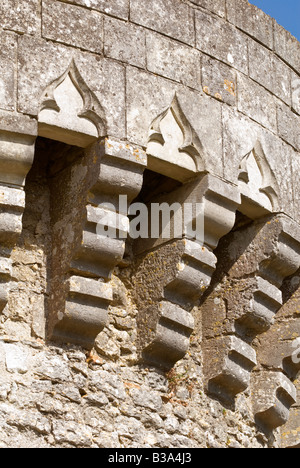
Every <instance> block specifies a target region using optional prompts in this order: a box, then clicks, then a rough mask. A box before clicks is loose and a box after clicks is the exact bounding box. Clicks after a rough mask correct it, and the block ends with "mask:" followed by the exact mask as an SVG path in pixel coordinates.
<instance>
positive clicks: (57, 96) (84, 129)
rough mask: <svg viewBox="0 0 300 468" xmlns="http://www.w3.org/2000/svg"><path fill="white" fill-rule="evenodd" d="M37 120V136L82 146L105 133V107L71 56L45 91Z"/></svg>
mask: <svg viewBox="0 0 300 468" xmlns="http://www.w3.org/2000/svg"><path fill="white" fill-rule="evenodd" d="M38 123H39V135H40V136H43V137H46V138H50V139H53V140H57V141H62V142H63V143H67V144H70V145H73V146H79V147H83V148H85V147H87V146H89V145H90V144H91V143H93V142H94V141H95V140H97V139H98V138H99V137H103V136H105V134H106V132H105V127H106V125H105V117H104V111H103V109H102V107H101V105H100V103H99V101H98V99H97V97H96V96H95V94H94V93H93V92H92V91H91V90H90V89H89V88H88V86H87V84H86V83H85V82H84V80H83V78H82V76H81V74H80V72H79V71H78V68H77V66H76V63H75V61H74V59H72V61H71V64H70V66H69V67H68V69H67V70H66V72H65V73H64V74H63V75H61V76H60V77H59V78H57V79H56V80H55V81H53V82H52V83H51V84H50V85H49V86H47V88H46V90H45V91H44V94H43V96H42V103H41V109H40V113H39V115H38Z"/></svg>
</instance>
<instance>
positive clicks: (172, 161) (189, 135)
mask: <svg viewBox="0 0 300 468" xmlns="http://www.w3.org/2000/svg"><path fill="white" fill-rule="evenodd" d="M146 152H147V154H148V169H151V170H153V171H155V172H158V173H160V174H163V175H166V176H168V177H171V178H172V179H176V180H179V181H181V182H186V181H187V180H189V179H191V178H193V177H195V176H197V174H198V173H200V172H205V160H206V156H205V151H204V148H203V146H202V143H201V142H200V139H199V137H198V135H197V133H196V132H195V130H194V129H193V127H192V126H191V124H190V123H189V121H188V119H187V117H186V116H185V114H184V112H183V110H182V108H181V106H180V103H179V100H178V97H177V95H176V94H175V96H174V98H173V101H172V103H171V105H170V107H168V108H167V109H166V110H165V111H164V112H162V114H160V115H159V116H158V117H156V118H155V119H154V121H153V122H152V124H151V127H150V137H149V141H148V146H147V149H146Z"/></svg>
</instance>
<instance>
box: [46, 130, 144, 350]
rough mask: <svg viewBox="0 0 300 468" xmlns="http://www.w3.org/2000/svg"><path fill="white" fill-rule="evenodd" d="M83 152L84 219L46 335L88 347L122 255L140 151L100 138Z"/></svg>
mask: <svg viewBox="0 0 300 468" xmlns="http://www.w3.org/2000/svg"><path fill="white" fill-rule="evenodd" d="M85 157H86V158H87V159H88V161H89V162H90V164H91V167H90V170H88V171H87V172H84V173H86V174H87V175H86V177H87V178H89V181H90V182H89V184H88V190H87V192H86V206H85V210H84V211H85V219H84V220H83V222H82V231H81V235H80V242H77V245H76V246H74V249H73V253H72V257H71V259H70V264H69V268H68V270H67V271H66V272H65V275H66V277H67V281H66V283H65V285H66V292H65V296H66V300H65V302H64V304H62V308H60V310H59V314H58V316H57V319H56V323H55V324H54V327H53V331H52V338H53V339H57V340H60V341H71V342H72V343H77V344H80V345H82V346H84V347H86V348H91V347H92V346H93V345H94V340H95V338H96V336H97V335H98V334H99V333H100V331H101V330H102V329H103V328H104V326H105V324H106V323H107V317H108V316H107V313H108V312H107V311H108V307H109V304H110V302H111V300H112V294H113V292H112V286H111V283H110V278H111V274H112V272H113V269H114V268H115V266H116V265H117V264H118V263H119V262H120V261H121V260H122V259H123V255H124V252H125V241H126V238H127V236H128V233H129V219H128V217H127V215H128V208H129V204H130V203H131V201H132V200H133V199H134V198H135V197H136V196H137V195H138V193H139V192H140V189H141V187H142V182H143V171H144V169H145V167H146V155H145V153H144V151H143V150H142V149H140V148H136V147H132V146H131V145H129V144H125V143H124V142H118V141H115V140H112V139H108V138H105V139H104V140H103V141H101V142H98V143H96V144H95V145H92V147H90V148H89V149H87V150H85ZM73 174H76V172H75V171H74V170H73ZM75 177H76V176H75ZM90 177H92V182H91V180H90ZM120 195H121V196H123V201H122V202H120V198H119V196H120ZM78 244H79V245H78Z"/></svg>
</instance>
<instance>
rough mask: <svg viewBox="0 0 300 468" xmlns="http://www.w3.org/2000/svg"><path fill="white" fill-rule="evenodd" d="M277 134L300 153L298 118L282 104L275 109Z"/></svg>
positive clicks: (299, 120)
mask: <svg viewBox="0 0 300 468" xmlns="http://www.w3.org/2000/svg"><path fill="white" fill-rule="evenodd" d="M277 121H278V133H279V136H281V138H282V139H283V140H284V141H286V142H287V143H289V144H290V145H292V146H293V147H294V148H295V149H296V150H297V151H300V132H299V125H300V117H299V116H298V115H296V114H295V113H293V112H292V111H291V109H290V108H289V107H287V106H285V105H284V104H280V105H278V107H277Z"/></svg>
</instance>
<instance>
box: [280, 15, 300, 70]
mask: <svg viewBox="0 0 300 468" xmlns="http://www.w3.org/2000/svg"><path fill="white" fill-rule="evenodd" d="M274 50H275V52H276V53H277V54H278V55H279V56H280V57H281V58H282V60H284V61H285V62H287V63H288V64H289V65H290V66H291V67H292V68H294V70H295V71H296V72H298V73H300V43H299V41H297V39H296V38H295V37H294V36H292V34H291V33H290V32H289V31H287V30H285V29H284V28H283V27H282V26H280V25H279V24H278V23H277V22H276V21H275V20H274Z"/></svg>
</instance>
